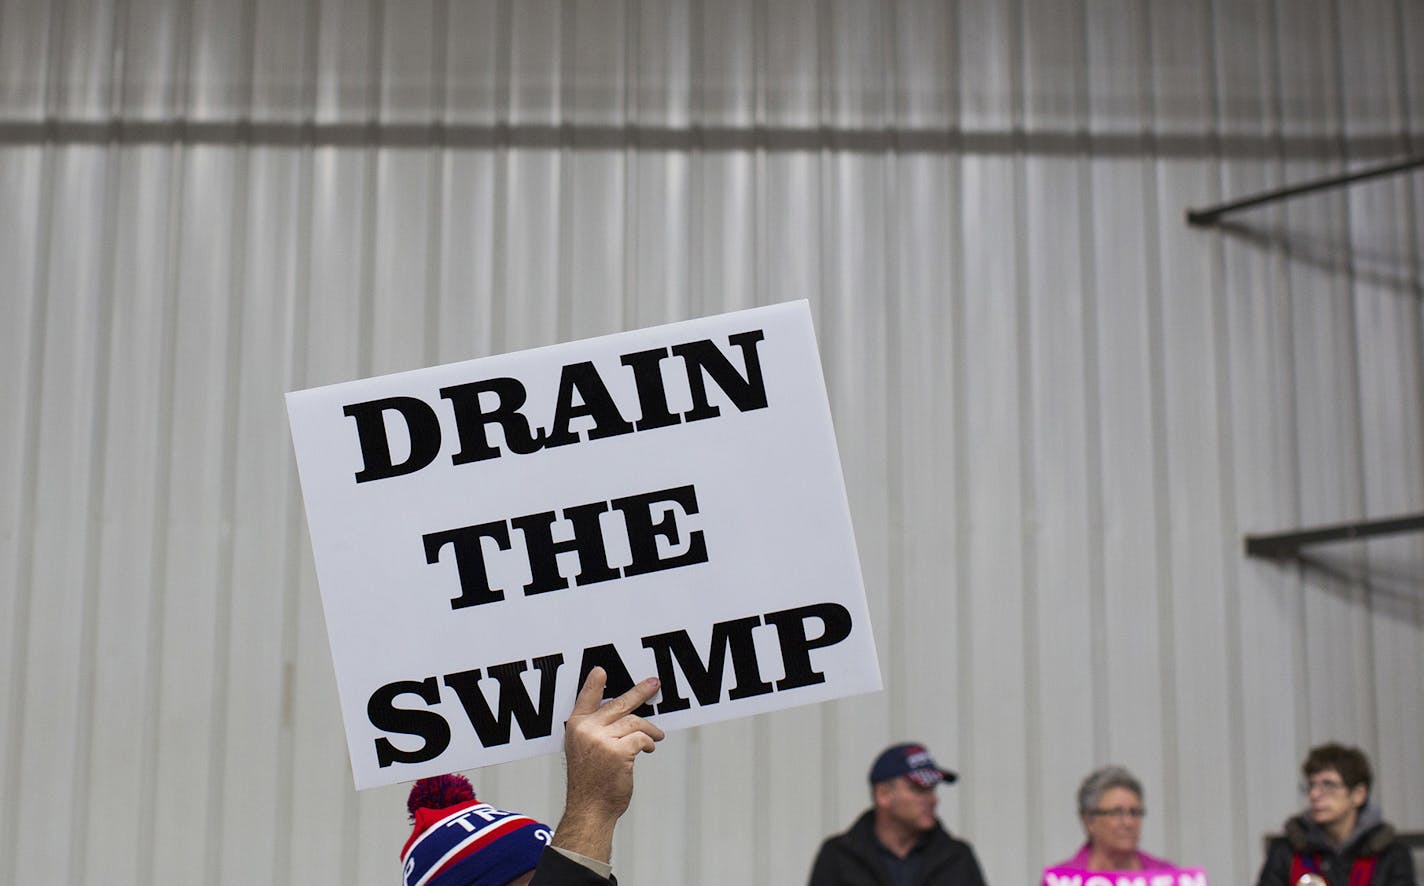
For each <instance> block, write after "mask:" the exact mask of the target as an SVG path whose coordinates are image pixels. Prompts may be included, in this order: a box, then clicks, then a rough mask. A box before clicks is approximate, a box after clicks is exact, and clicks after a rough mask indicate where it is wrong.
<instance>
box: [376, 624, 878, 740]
mask: <svg viewBox="0 0 1424 886" xmlns="http://www.w3.org/2000/svg"><path fill="white" fill-rule="evenodd" d="M812 623H814V624H817V625H818V630H819V633H817V634H816V635H815V636H811V635H810V632H809V631H808V624H812ZM763 626H765V627H770V628H772V629H773V630H775V632H776V641H777V648H778V650H779V652H780V657H781V661H780V664H781V668H782V671H783V673H784V676H783V677H782V678H781V679H779V680H776V681H775V683H773V682H772V681H770V680H768V679H767V678H766V677H765V676H763V667H762V662H761V660H760V659H759V658H758V655H757V645H756V642H755V640H754V638H753V632H754V631H756V630H757V629H758V628H761V627H763ZM850 633H851V616H850V613H849V612H848V611H847V610H846V608H845V607H844V606H841V605H839V604H837V603H819V604H815V605H812V606H801V607H798V608H796V609H788V610H785V611H782V612H769V613H767V614H765V615H752V616H748V617H746V618H738V619H733V620H731V621H725V622H718V623H717V624H714V625H713V626H712V637H711V648H710V649H709V650H708V653H707V657H706V659H705V660H704V659H703V658H702V656H701V655H700V654H699V653H698V651H697V649H696V647H695V645H694V644H693V642H692V639H691V637H690V636H689V635H688V632H687V631H685V630H678V631H669V632H666V633H661V634H654V635H651V636H647V637H643V638H642V645H643V648H644V649H647V650H649V651H650V652H652V654H653V661H654V663H655V665H656V669H657V674H658V677H659V678H660V679H661V680H662V700H661V701H660V702H659V703H658V704H657V705H656V707H655V706H654V705H652V704H647V705H644V706H643V707H641V708H639V709H638V710H636V711H634V713H635V714H637V715H639V716H642V717H651V716H653V715H654V714H668V713H673V712H676V711H684V710H687V709H688V708H690V707H692V700H691V699H689V698H687V696H685V695H684V694H683V691H682V684H681V683H680V682H679V675H681V676H682V677H684V678H685V679H686V683H687V687H688V689H690V690H691V692H692V697H693V698H694V699H696V701H697V704H698V705H699V706H702V707H707V706H710V705H715V704H719V703H721V702H722V695H723V692H722V683H723V679H724V677H725V672H726V665H727V660H728V658H729V657H730V658H731V665H732V674H733V677H734V680H735V682H734V684H733V685H732V687H731V689H730V690H729V691H728V692H727V700H729V701H736V700H738V699H744V698H751V697H754V696H758V695H766V694H769V693H771V692H784V691H786V690H789V689H800V688H802V687H806V686H815V685H817V684H819V683H824V682H825V680H826V676H825V674H824V673H822V672H820V671H818V670H816V669H815V667H813V665H812V662H811V651H812V650H814V649H821V648H823V647H827V646H834V645H835V644H837V643H840V642H841V641H842V640H845V639H846V638H847V637H849V636H850ZM563 664H564V656H563V655H562V654H561V653H557V652H556V653H551V654H549V655H543V656H540V657H538V658H535V659H533V661H511V662H505V663H504V664H497V665H490V666H489V667H487V668H485V669H484V672H483V673H482V672H481V670H480V669H479V668H476V669H474V670H467V671H459V672H457V673H453V674H446V675H445V676H444V678H443V679H437V678H436V677H433V676H432V677H426V678H425V679H423V680H398V681H395V682H392V683H387V684H386V685H384V686H382V687H380V688H379V689H377V690H376V691H375V692H373V693H372V694H371V698H370V700H369V701H368V702H367V704H366V716H367V718H368V719H369V720H370V721H371V725H372V726H374V727H376V728H377V729H379V730H381V731H382V732H385V733H400V734H404V735H409V736H416V737H418V738H419V739H420V740H421V744H420V746H419V747H416V748H413V749H411V750H402V749H401V748H399V747H397V746H396V744H395V743H394V742H392V741H391V740H390V738H388V737H385V736H383V737H381V738H377V739H376V740H375V751H376V761H377V764H378V765H380V766H381V767H382V768H384V767H386V766H389V765H391V764H392V763H423V762H426V761H428V760H433V759H435V758H436V757H438V756H440V755H441V754H443V753H444V752H445V749H446V748H448V747H449V746H450V724H449V722H447V721H446V719H445V718H444V717H443V716H442V715H441V714H440V713H439V712H437V711H434V710H431V708H432V707H434V706H435V705H437V704H439V703H440V702H441V700H442V699H441V690H440V686H441V684H442V683H443V684H444V686H445V687H446V688H448V689H450V690H451V691H453V692H454V693H455V697H456V698H457V699H458V700H459V702H460V706H461V707H462V708H463V709H464V712H465V716H466V717H467V718H468V719H469V721H470V726H471V727H473V728H474V731H475V734H476V736H477V737H478V738H479V741H480V744H482V745H483V746H485V747H492V746H496V745H505V744H508V743H509V742H510V740H511V738H512V727H513V725H514V723H516V722H517V723H518V724H519V731H520V732H521V733H522V734H523V736H524V737H525V738H526V739H529V738H543V737H546V736H548V735H550V734H551V733H552V732H553V729H554V698H555V689H556V684H557V683H558V680H559V674H560V670H561V669H562V666H563ZM530 665H532V666H533V669H534V670H535V671H537V672H538V675H539V676H538V685H539V689H538V697H539V700H538V702H537V703H536V702H535V701H534V700H533V699H531V698H530V696H529V687H528V686H527V685H526V684H525V682H524V674H525V672H526V671H528V670H529V669H530ZM595 666H602V667H603V668H604V670H606V671H607V672H608V686H607V689H606V690H605V694H606V695H608V696H614V695H618V694H620V693H622V692H624V691H626V690H627V689H628V688H630V687H631V686H632V685H633V678H632V676H631V674H630V673H629V671H628V667H627V665H626V664H624V661H623V655H622V653H620V652H619V651H618V649H617V647H616V646H614V645H613V644H611V643H606V644H601V645H598V646H590V647H589V648H587V649H585V650H584V651H583V660H582V662H581V663H580V665H579V675H578V681H577V682H578V684H579V685H582V683H583V681H584V678H585V677H587V676H588V672H589V671H591V670H593V668H594V667H595ZM482 683H484V684H485V685H489V684H493V688H494V690H495V693H496V697H497V701H496V702H495V703H494V705H493V706H492V705H491V704H490V700H489V698H487V697H486V694H485V693H486V689H485V688H484V686H482V685H481V684H482ZM408 697H409V700H407V698H408ZM398 701H400V702H402V704H401V705H397V702H398ZM412 701H418V702H423V703H424V705H425V707H411V706H409V705H410V704H411V702H412Z"/></svg>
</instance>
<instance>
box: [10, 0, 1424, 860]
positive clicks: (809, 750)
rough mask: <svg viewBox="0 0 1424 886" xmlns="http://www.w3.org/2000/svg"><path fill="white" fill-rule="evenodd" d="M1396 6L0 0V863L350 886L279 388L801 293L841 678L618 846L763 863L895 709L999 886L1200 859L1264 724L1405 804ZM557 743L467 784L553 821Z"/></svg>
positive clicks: (857, 791)
mask: <svg viewBox="0 0 1424 886" xmlns="http://www.w3.org/2000/svg"><path fill="white" fill-rule="evenodd" d="M1421 46H1424V5H1421V4H1419V3H1415V2H1411V0H1333V2H1332V0H1289V2H1287V0H1278V2H1275V3H1267V2H1228V0H1163V2H1151V3H1148V2H1139V0H1085V2H1057V3H1052V4H1048V3H1038V2H1023V0H1021V2H1014V3H1011V2H990V0H961V2H957V3H939V2H896V3H884V4H869V3H861V2H849V0H846V2H836V3H822V2H809V0H807V2H760V3H756V2H715V3H714V2H692V0H688V2H668V3H650V2H649V3H643V2H637V0H624V2H617V0H596V2H552V0H530V2H525V0H520V2H512V0H503V2H501V0H478V2H477V0H439V2H435V0H399V2H389V3H380V2H369V3H365V4H356V3H346V2H337V0H325V2H317V0H312V2H308V3H292V2H287V0H246V2H231V0H187V2H185V0H108V2H100V0H93V2H89V0H70V2H56V3H45V2H40V0H0V269H3V277H0V280H3V282H0V308H3V318H4V319H3V320H0V414H3V416H4V418H5V420H4V422H3V423H2V424H0V642H3V644H4V647H3V655H0V669H3V677H0V693H3V694H0V713H3V716H0V724H2V725H0V767H3V768H0V778H3V782H2V783H0V883H3V884H6V886H8V884H18V883H22V882H32V881H42V882H54V883H76V884H78V883H83V884H90V883H104V884H115V886H123V884H146V883H162V884H170V883H172V884H177V883H192V882H205V883H209V882H210V883H221V884H259V883H260V884H266V883H274V884H287V883H291V884H298V883H343V884H346V883H350V884H385V883H391V882H394V881H395V878H396V876H397V870H396V868H397V865H396V861H395V858H396V853H397V850H398V848H399V846H400V844H401V843H402V841H403V840H404V837H405V824H404V821H405V819H404V812H403V794H404V791H403V790H401V789H399V788H395V789H381V790H375V791H370V792H366V793H363V794H361V795H357V794H355V793H354V792H353V791H352V790H351V786H350V785H351V783H350V775H349V771H348V768H347V763H346V760H345V751H344V747H343V743H342V739H341V736H340V726H339V722H338V713H337V707H336V694H335V686H334V682H333V680H332V675H331V670H330V667H331V666H330V663H329V658H328V654H327V649H326V640H325V634H324V628H323V625H322V621H321V612H320V603H319V598H318V595H317V591H316V587H315V584H314V579H313V574H312V567H311V562H310V554H309V550H308V546H307V541H306V537H305V531H304V528H303V513H302V507H301V503H300V499H299V494H298V490H297V486H296V483H295V477H294V469H293V463H292V458H291V455H290V446H289V442H288V438H287V433H286V427H285V416H284V412H283V402H282V397H281V394H282V392H284V391H286V390H289V389H294V388H300V387H306V386H311V385H316V384H321V383H326V382H332V381H337V380H342V379H349V378H355V377H358V376H364V375H368V374H372V373H383V372H388V371H392V370H397V369H404V368H410V367H416V366H422V365H427V364H432V363H436V362H443V361H449V360H455V359H460V358H466V357H471V356H476V355H482V354H488V353H494V352H500V351H505V350H511V349H516V348H523V347H527V346H531V345H539V344H544V343H548V342H553V341H560V340H565V339H570V338H576V337H583V336H587V335H593V334H599V333H605V332H610V331H615V330H621V329H626V328H630V327H635V326H641V325H647V324H653V323H658V322H661V321H665V320H671V319H678V318H683V317H689V316H697V315H702V314H707V313H714V312H718V311H722V310H725V309H732V308H738V307H743V306H748V305H753V304H761V303H767V302H774V301H780V300H784V299H789V298H798V297H802V296H809V297H810V298H811V300H812V305H813V310H814V313H815V316H816V320H817V324H818V330H819V334H820V337H821V344H822V349H823V359H824V362H825V367H826V375H827V380H828V383H829V385H830V389H831V399H832V406H833V410H834V412H835V417H836V421H837V428H838V434H839V437H840V444H841V452H842V456H843V459H844V467H845V473H846V479H847V483H848V486H849V490H850V495H851V499H852V505H853V508H854V516H855V522H856V528H857V535H858V539H859V544H860V549H861V552H862V556H863V558H864V570H865V577H866V582H867V586H868V589H869V593H870V595H871V605H872V614H873V616H874V618H875V620H876V631H877V636H878V639H879V644H880V649H881V653H882V656H883V663H882V665H883V669H884V672H885V674H886V678H887V684H888V688H887V690H886V691H885V692H884V693H881V694H879V695H876V696H871V697H865V698H858V699H853V700H850V701H846V702H842V703H838V704H833V705H828V706H823V707H820V708H813V709H801V710H795V711H791V712H786V713H782V714H777V715H772V716H766V717H762V718H758V719H754V720H750V721H741V722H736V723H731V724H725V725H720V726H716V727H711V728H706V729H702V730H697V731H692V732H687V733H680V734H676V735H674V736H672V737H671V738H670V739H669V740H668V741H667V742H665V744H664V746H663V747H662V748H661V749H660V750H659V752H658V753H657V754H656V755H654V756H653V757H651V758H649V759H647V760H645V761H644V762H642V763H640V764H639V789H638V794H637V797H636V798H635V801H634V809H633V811H632V812H631V813H630V815H629V816H628V818H627V819H626V820H625V824H624V825H623V827H622V829H621V831H620V836H619V844H618V848H617V855H616V862H617V865H618V869H619V871H620V872H622V873H623V874H624V881H625V882H631V883H638V882H643V883H652V882H661V883H689V884H711V883H722V882H734V883H735V882H751V883H762V884H783V883H795V882H799V881H801V880H802V879H803V878H804V876H805V872H806V871H807V869H808V867H809V863H810V858H811V855H812V854H813V852H814V849H815V846H816V844H817V842H818V840H819V839H820V838H821V837H822V836H823V835H824V834H826V833H828V832H830V831H833V830H837V829H840V828H842V827H844V826H845V825H846V824H847V823H848V822H849V821H850V819H851V818H852V817H853V815H854V814H855V813H856V812H857V811H858V810H859V809H860V808H862V807H863V806H864V805H865V802H866V789H865V786H864V783H863V779H864V772H865V770H866V768H867V766H868V764H869V760H870V758H871V756H872V755H873V754H874V753H875V752H876V751H877V750H878V749H879V748H880V747H881V746H882V745H884V744H886V743H888V742H889V741H891V740H892V739H899V738H905V737H914V738H919V739H921V740H923V741H925V742H928V743H929V745H930V747H931V748H932V750H934V751H935V752H936V754H937V755H938V756H939V757H940V759H941V760H942V761H943V762H945V763H948V764H950V765H952V766H955V767H957V768H959V769H961V771H962V772H963V774H964V778H963V780H962V782H961V784H960V785H959V786H957V787H954V788H950V789H946V790H944V791H942V804H941V812H942V813H943V816H944V818H945V819H946V821H947V822H948V824H949V825H950V827H951V829H952V830H955V831H957V832H961V833H963V834H965V835H967V836H968V837H969V838H970V839H971V840H973V841H974V843H975V844H976V846H977V847H978V850H979V853H980V856H981V859H982V861H983V863H984V866H985V869H986V871H987V874H988V876H989V878H990V880H991V881H992V882H994V883H999V884H1008V883H1028V882H1035V881H1034V877H1035V875H1036V872H1037V870H1038V868H1039V867H1040V866H1041V865H1042V864H1044V863H1046V862H1049V861H1052V860H1055V859H1057V858H1060V857H1063V856H1066V855H1067V854H1069V852H1070V851H1071V850H1072V849H1073V848H1074V847H1075V845H1076V843H1077V841H1078V839H1079V830H1078V826H1077V823H1076V821H1075V819H1074V815H1073V797H1072V793H1073V790H1074V788H1075V787H1076V784H1077V782H1078V780H1079V779H1080V778H1081V777H1082V776H1083V774H1084V773H1085V772H1086V771H1087V770H1088V769H1090V768H1091V767H1093V766H1095V765H1097V764H1100V763H1104V762H1108V761H1120V762H1123V763H1126V764H1127V765H1129V766H1131V767H1132V768H1133V769H1135V770H1136V771H1137V772H1138V773H1139V775H1140V776H1141V777H1142V778H1143V780H1144V782H1145V784H1146V787H1147V791H1148V796H1147V802H1148V806H1149V809H1150V810H1151V814H1150V815H1149V818H1148V820H1147V824H1146V827H1145V837H1144V847H1145V848H1147V849H1149V850H1152V851H1159V852H1162V853H1165V854H1167V855H1169V856H1171V857H1174V858H1176V859H1179V860H1180V861H1182V862H1184V863H1193V864H1204V865H1205V866H1206V867H1207V868H1208V870H1209V871H1210V874H1211V877H1212V880H1213V882H1214V883H1217V884H1227V883H1241V882H1247V881H1249V880H1250V879H1251V878H1252V877H1254V873H1255V870H1256V868H1257V866H1258V865H1259V864H1260V861H1261V850H1260V845H1261V844H1260V837H1261V834H1262V833H1263V832H1264V831H1266V830H1267V829H1271V828H1274V827H1277V826H1278V825H1279V823H1280V821H1281V820H1282V819H1283V818H1284V816H1285V815H1286V813H1287V812H1288V811H1290V810H1291V809H1292V808H1293V807H1295V806H1296V805H1297V803H1298V802H1299V801H1298V798H1297V796H1296V794H1295V783H1296V778H1297V775H1296V771H1295V767H1296V764H1297V761H1298V759H1299V757H1300V755H1301V754H1302V752H1303V750H1304V749H1305V748H1306V747H1307V746H1309V745H1310V744H1312V743H1315V742H1319V741H1322V740H1325V739H1329V738H1340V739H1344V740H1347V741H1352V742H1358V743H1361V744H1362V745H1363V746H1365V747H1366V748H1367V749H1368V750H1369V751H1371V752H1372V753H1373V754H1374V756H1375V759H1376V763H1377V766H1378V769H1379V770H1380V773H1381V776H1382V778H1381V783H1380V785H1379V787H1378V792H1377V793H1378V796H1379V797H1380V798H1381V799H1382V801H1383V803H1384V806H1385V811H1386V814H1387V816H1388V817H1390V818H1392V819H1393V820H1395V821H1396V823H1398V824H1400V825H1403V826H1407V827H1414V828H1420V827H1424V758H1421V752H1420V744H1421V736H1424V688H1421V687H1424V642H1421V639H1422V638H1421V634H1422V633H1424V591H1421V585H1424V543H1421V539H1419V538H1417V537H1415V538H1409V537H1401V538H1398V539H1393V540H1388V541H1377V542H1372V543H1369V544H1368V545H1346V546H1344V547H1340V548H1335V549H1322V553H1320V554H1318V555H1314V559H1313V561H1312V562H1310V563H1307V564H1304V565H1301V564H1292V565H1286V566H1280V565H1272V564H1269V563H1264V562H1259V561H1247V560H1246V559H1244V558H1243V556H1242V554H1241V544H1240V537H1241V534H1242V533H1243V532H1245V531H1251V530H1256V531H1270V530H1276V529H1283V528H1288V527H1291V526H1296V525H1302V524H1312V523H1319V522H1334V521H1339V520H1345V519H1351V518H1361V517H1366V516H1385V515H1389V514H1394V513H1399V512H1405V511H1410V510H1415V511H1417V510H1419V509H1420V508H1421V506H1424V402H1422V401H1424V354H1421V351H1422V350H1424V349H1422V348H1421V338H1422V337H1424V321H1421V301H1422V300H1424V294H1421V264H1420V254H1421V251H1424V231H1421V222H1420V214H1421V213H1420V210H1421V206H1424V199H1421V198H1424V177H1421V176H1419V175H1417V174H1416V175H1413V176H1398V177H1394V178H1390V179H1382V180H1378V181H1376V182H1374V183H1371V184H1368V185H1362V186H1358V187H1355V188H1353V189H1350V190H1338V191H1333V192H1330V193H1328V194H1323V195H1320V196H1315V197H1310V198H1304V199H1300V200H1297V201H1293V202H1290V203H1284V204H1277V205H1276V206H1274V207H1272V208H1268V209H1262V210H1258V211H1254V212H1251V213H1249V214H1245V215H1242V216H1240V217H1239V218H1237V219H1236V220H1234V221H1233V222H1232V224H1231V225H1229V226H1227V227H1226V228H1224V229H1222V230H1218V231H1211V232H1204V231H1198V230H1192V229H1189V228H1187V227H1186V226H1185V224H1184V223H1183V211H1184V209H1185V208H1186V207H1188V206H1199V205H1204V204H1210V203H1213V202H1216V201H1218V200H1220V199H1224V198H1227V197H1231V196H1235V195H1238V194H1243V193H1248V192H1252V191H1255V190H1258V189H1261V188H1265V187H1268V186H1273V185H1277V184H1281V183H1284V182H1291V181H1296V180H1300V179H1303V178H1309V177H1313V176H1316V175H1320V174H1324V173H1329V172H1333V171H1336V170H1340V169H1342V168H1345V167H1349V166H1352V165H1357V164H1369V163H1372V162H1378V161H1379V160H1381V159H1384V158H1388V157H1393V156H1396V155H1399V154H1402V153H1405V152H1407V151H1409V150H1410V149H1412V150H1414V151H1416V152H1417V151H1419V150H1420V146H1421V145H1424V56H1421V54H1420V52H1419V48H1420V47H1421ZM560 779H561V775H560V773H559V770H558V764H557V762H555V761H552V760H540V761H529V762H524V763H518V764H511V765H508V766H504V767H500V768H498V769H497V770H491V771H487V772H482V773H478V774H476V782H477V785H478V786H479V788H480V790H481V793H482V794H483V795H486V796H488V797H490V798H492V799H494V800H495V802H499V803H502V804H505V805H510V806H514V807H516V808H521V809H527V810H528V811H530V812H532V813H535V814H538V815H542V816H545V817H550V818H552V817H553V816H556V815H557V813H558V808H559V801H560V797H561V791H562V788H561V781H560Z"/></svg>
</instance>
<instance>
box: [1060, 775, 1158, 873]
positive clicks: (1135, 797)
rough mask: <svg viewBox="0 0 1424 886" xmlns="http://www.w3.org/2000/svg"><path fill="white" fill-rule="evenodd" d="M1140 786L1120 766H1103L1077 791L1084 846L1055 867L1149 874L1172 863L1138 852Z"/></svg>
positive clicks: (1140, 805) (1144, 811)
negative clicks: (1084, 837)
mask: <svg viewBox="0 0 1424 886" xmlns="http://www.w3.org/2000/svg"><path fill="white" fill-rule="evenodd" d="M1146 814H1147V810H1146V808H1144V807H1143V805H1142V782H1140V781H1138V780H1137V779H1136V778H1135V777H1133V775H1132V773H1131V772H1128V771H1127V770H1126V769H1125V768H1123V767H1121V766H1104V767H1103V768H1101V769H1098V770H1096V771H1095V772H1093V773H1091V774H1090V775H1089V776H1088V777H1087V778H1085V779H1083V784H1082V786H1080V787H1079V788H1078V817H1079V819H1081V820H1082V822H1083V832H1084V834H1086V835H1087V838H1088V839H1087V842H1085V843H1084V844H1083V847H1082V848H1081V849H1079V850H1078V853H1077V854H1076V855H1074V856H1073V857H1072V858H1070V859H1068V860H1067V861H1064V862H1060V863H1059V864H1057V865H1055V867H1060V868H1074V869H1076V870H1080V871H1148V870H1154V869H1159V868H1170V867H1172V866H1173V865H1172V863H1171V862H1169V861H1166V860H1164V859H1160V858H1154V857H1152V856H1151V855H1148V854H1147V853H1145V852H1140V851H1138V849H1137V841H1138V839H1139V838H1140V837H1141V836H1142V817H1143V816H1144V815H1146Z"/></svg>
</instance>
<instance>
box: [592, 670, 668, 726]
mask: <svg viewBox="0 0 1424 886" xmlns="http://www.w3.org/2000/svg"><path fill="white" fill-rule="evenodd" d="M661 688H662V681H661V680H659V679H658V678H657V677H649V678H647V679H646V680H643V681H641V682H639V683H635V684H634V685H633V688H632V689H629V690H628V691H627V692H625V693H623V694H622V695H620V696H618V697H617V698H614V699H610V700H609V701H608V702H606V703H605V704H604V705H603V707H601V708H599V709H598V715H597V716H598V722H600V723H612V722H613V721H615V720H618V719H620V718H622V717H623V716H624V715H625V714H628V713H630V712H632V711H635V710H637V709H638V708H640V707H642V706H643V704H644V703H645V702H647V700H648V699H650V698H652V697H653V696H654V695H657V694H658V690H659V689H661Z"/></svg>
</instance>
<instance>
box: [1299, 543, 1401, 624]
mask: <svg viewBox="0 0 1424 886" xmlns="http://www.w3.org/2000/svg"><path fill="white" fill-rule="evenodd" d="M1377 544H1378V543H1377ZM1349 547H1350V548H1353V549H1354V550H1352V551H1349V552H1340V553H1332V554H1301V555H1300V556H1298V557H1297V558H1296V559H1297V562H1299V563H1300V567H1301V577H1302V579H1304V580H1305V581H1306V582H1308V583H1310V584H1311V586H1312V587H1319V588H1320V589H1322V590H1325V591H1329V592H1331V593H1334V594H1337V595H1339V596H1341V597H1346V598H1349V599H1351V600H1355V599H1358V598H1359V597H1358V595H1359V594H1360V593H1361V592H1362V593H1363V595H1364V599H1365V600H1366V601H1367V602H1368V604H1369V607H1370V609H1371V611H1373V612H1376V613H1379V614H1381V615H1388V616H1390V617H1392V618H1394V619H1396V620H1398V621H1407V622H1409V623H1411V624H1413V625H1415V626H1416V627H1424V558H1421V557H1420V556H1419V554H1418V551H1419V547H1418V546H1417V545H1410V546H1407V547H1401V546H1398V545H1397V544H1396V545H1391V546H1390V547H1389V548H1383V549H1380V550H1371V551H1370V553H1369V556H1365V554H1364V551H1363V548H1362V547H1361V546H1360V545H1358V544H1356V545H1349ZM1411 548H1412V549H1413V551H1414V553H1413V554H1412V555H1411V554H1410V549H1411Z"/></svg>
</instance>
